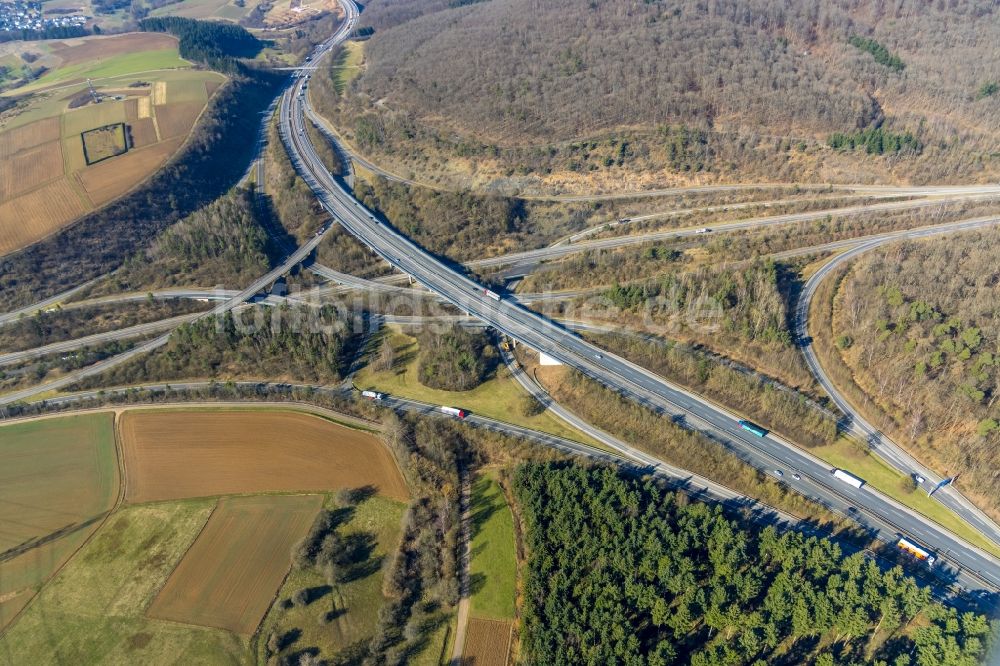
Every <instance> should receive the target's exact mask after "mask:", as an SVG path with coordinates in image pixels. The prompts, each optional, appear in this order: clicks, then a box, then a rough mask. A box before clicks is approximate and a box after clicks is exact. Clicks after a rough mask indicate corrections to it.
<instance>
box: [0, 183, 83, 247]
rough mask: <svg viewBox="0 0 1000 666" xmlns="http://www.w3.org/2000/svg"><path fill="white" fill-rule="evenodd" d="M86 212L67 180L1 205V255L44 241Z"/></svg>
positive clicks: (78, 196)
mask: <svg viewBox="0 0 1000 666" xmlns="http://www.w3.org/2000/svg"><path fill="white" fill-rule="evenodd" d="M85 212H87V208H86V207H85V206H84V203H83V201H82V200H81V199H80V195H79V194H77V192H76V190H74V189H73V187H72V185H70V183H69V180H68V179H66V178H60V179H59V180H56V181H53V182H51V183H48V184H47V185H43V186H42V187H40V188H38V189H36V190H32V191H31V192H29V193H27V194H22V195H21V196H19V197H16V198H14V199H11V200H10V201H7V202H4V203H0V222H2V223H0V255H2V254H6V253H8V252H12V251H14V250H16V249H18V248H21V247H24V246H26V245H30V244H31V243H34V242H35V241H38V240H41V239H42V238H45V237H46V236H48V235H49V234H51V233H52V232H54V231H57V230H58V229H59V228H61V227H62V226H64V225H65V224H67V223H69V222H72V221H73V220H74V219H76V218H78V217H79V216H81V215H83V214H84V213H85Z"/></svg>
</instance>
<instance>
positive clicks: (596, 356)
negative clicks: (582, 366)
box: [594, 354, 604, 361]
mask: <svg viewBox="0 0 1000 666" xmlns="http://www.w3.org/2000/svg"><path fill="white" fill-rule="evenodd" d="M594 358H596V359H597V360H598V361H600V360H601V359H602V358H604V355H603V354H594Z"/></svg>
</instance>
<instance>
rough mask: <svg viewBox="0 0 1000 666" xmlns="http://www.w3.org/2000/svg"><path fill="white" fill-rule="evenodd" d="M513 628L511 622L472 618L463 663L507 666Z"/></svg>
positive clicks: (482, 665)
mask: <svg viewBox="0 0 1000 666" xmlns="http://www.w3.org/2000/svg"><path fill="white" fill-rule="evenodd" d="M512 627H513V623H512V622H511V621H510V620H487V619H485V618H480V617H473V618H470V619H469V628H468V629H467V631H466V636H465V649H464V650H463V651H462V663H463V664H470V666H506V665H507V659H508V655H509V653H510V635H511V628H512Z"/></svg>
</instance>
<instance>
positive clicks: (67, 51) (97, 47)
mask: <svg viewBox="0 0 1000 666" xmlns="http://www.w3.org/2000/svg"><path fill="white" fill-rule="evenodd" d="M176 46H177V38H176V37H172V36H170V35H165V34H163V33H161V32H130V33H126V34H124V35H114V36H112V37H88V38H87V39H79V40H67V41H65V42H62V43H61V44H58V45H56V46H55V48H54V49H53V53H54V54H55V55H56V56H58V57H59V58H61V59H62V66H63V67H67V66H69V65H76V64H78V63H82V62H87V61H88V60H94V59H95V58H110V57H111V56H115V55H121V54H124V53H132V52H134V51H152V50H155V49H169V48H175V47H176Z"/></svg>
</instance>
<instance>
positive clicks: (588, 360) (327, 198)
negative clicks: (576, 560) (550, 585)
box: [280, 85, 1000, 589]
mask: <svg viewBox="0 0 1000 666" xmlns="http://www.w3.org/2000/svg"><path fill="white" fill-rule="evenodd" d="M300 92H301V86H300V85H296V86H294V87H293V88H292V89H291V90H289V91H288V92H286V93H285V96H284V98H283V99H282V102H281V105H280V129H281V135H282V139H283V141H284V142H285V144H286V147H287V148H288V151H289V155H290V157H291V159H292V162H293V164H294V166H295V168H296V170H297V171H298V172H299V174H300V176H301V177H302V178H303V179H304V181H305V182H306V183H307V184H308V185H309V186H310V188H311V189H312V190H313V192H314V193H315V195H316V196H317V198H318V200H319V201H320V203H321V204H322V205H323V207H324V208H325V209H326V210H327V211H328V212H329V213H330V214H331V215H332V216H333V217H334V218H335V219H337V220H338V221H340V223H341V224H342V225H343V226H344V227H345V228H346V229H347V230H348V231H350V232H351V233H353V234H354V235H355V236H356V237H358V238H359V239H360V240H361V241H362V242H363V243H365V244H366V245H368V246H369V247H370V248H372V249H373V250H374V251H375V252H377V253H378V254H379V255H380V256H382V257H383V258H384V259H385V260H387V261H388V262H389V263H391V264H392V265H393V266H394V267H396V268H398V269H399V270H401V271H403V272H405V273H407V274H409V275H412V276H413V277H414V278H416V279H417V280H418V281H419V282H420V283H422V284H423V285H424V286H425V287H427V288H428V289H430V290H431V291H434V292H436V293H437V294H439V295H440V296H442V297H443V298H444V299H446V300H447V301H449V302H451V303H452V304H453V305H455V306H456V307H458V308H459V309H460V310H463V311H465V312H467V313H469V314H470V315H472V316H475V317H477V318H479V319H482V320H484V321H486V322H487V323H489V324H490V325H491V326H493V327H494V328H496V329H497V330H498V331H501V332H503V333H504V334H506V335H508V336H510V337H512V338H514V339H516V340H519V341H520V342H522V343H524V344H527V345H528V346H529V347H531V348H533V349H536V350H539V351H543V352H545V353H546V354H548V355H550V356H552V357H553V358H555V359H557V360H559V361H561V362H562V363H564V364H566V365H569V366H571V367H573V368H576V369H577V370H579V371H580V372H583V373H584V374H586V375H588V376H590V377H592V378H594V379H596V380H598V381H600V382H602V383H604V384H605V385H607V386H609V387H612V388H613V389H615V390H617V391H619V392H620V393H622V394H623V395H625V396H627V397H629V398H630V399H632V400H635V401H637V402H640V403H642V404H644V405H647V406H649V407H651V408H653V409H655V410H658V411H660V412H662V413H664V414H667V415H671V416H672V417H674V418H677V419H681V420H683V421H684V422H685V423H686V424H687V426H688V427H691V428H693V429H696V430H699V431H701V432H703V433H705V434H707V435H708V436H710V437H713V438H715V439H717V440H718V441H720V443H722V444H723V445H725V446H727V447H729V448H730V449H731V450H733V451H734V452H735V453H736V454H737V455H739V456H741V457H742V458H743V459H744V460H746V461H747V462H749V463H750V464H752V465H754V466H756V467H757V468H758V469H762V470H774V469H783V470H788V471H793V470H794V471H795V472H797V473H798V474H799V475H800V477H801V478H800V479H799V480H792V478H791V476H790V475H789V476H786V477H784V478H785V481H784V482H785V483H787V484H788V485H789V486H791V487H792V488H794V489H795V490H797V491H799V492H801V493H803V494H805V495H806V496H808V497H811V498H813V499H815V500H816V501H819V502H821V503H822V504H824V505H826V506H829V507H831V508H832V509H834V510H837V511H840V512H841V513H843V515H851V516H856V517H857V520H858V522H860V523H862V524H864V525H866V526H868V527H869V528H870V529H871V530H872V531H873V532H874V533H876V534H877V535H878V536H879V537H880V538H881V539H883V540H884V541H886V542H893V541H895V540H896V539H897V538H898V537H897V534H900V533H902V534H906V535H908V536H910V537H913V538H915V539H916V540H918V541H920V542H922V543H924V544H925V545H927V546H928V547H930V548H932V549H934V550H935V551H936V552H937V553H938V554H939V562H941V565H937V566H935V570H936V571H937V572H938V573H940V574H942V575H945V576H948V575H956V576H958V577H959V578H961V579H962V580H963V582H964V583H965V584H967V585H970V586H975V584H973V583H972V579H973V578H978V579H979V581H980V582H979V583H978V585H979V586H983V585H985V586H987V587H992V588H994V589H1000V562H998V561H997V560H996V559H995V558H993V557H992V556H990V555H988V554H987V553H985V552H983V551H981V550H980V549H978V548H976V547H974V546H971V545H970V544H967V543H966V542H964V541H963V540H961V539H959V538H957V537H956V536H955V535H953V534H952V533H951V532H949V531H948V530H946V529H945V528H943V527H942V526H940V525H937V524H935V523H933V522H931V521H929V520H927V519H925V518H924V517H922V516H919V515H917V514H915V513H914V512H912V511H910V510H909V509H907V508H906V507H904V506H902V505H900V504H898V503H897V502H894V501H893V500H891V499H889V498H888V497H886V496H884V495H882V494H880V493H877V492H875V491H872V490H870V489H868V488H862V489H853V488H845V487H843V486H842V485H840V482H839V481H837V480H836V479H834V478H833V477H832V476H831V469H830V467H829V466H828V465H826V464H825V463H823V462H822V461H819V460H818V459H816V458H814V457H812V456H810V455H809V454H808V453H807V452H805V451H803V450H801V449H799V448H798V447H796V446H794V445H792V444H790V443H788V442H785V441H783V440H780V439H779V438H777V437H774V436H766V437H760V438H758V437H753V436H752V435H749V434H748V433H746V432H745V431H744V430H742V428H741V427H740V426H739V423H738V418H737V417H736V416H735V415H734V414H732V413H730V412H728V411H726V410H724V409H722V408H719V407H717V406H715V405H712V404H709V403H707V402H705V401H704V400H702V399H701V398H700V397H698V396H696V395H693V394H691V393H690V392H687V391H684V390H681V389H680V388H678V387H676V386H674V385H673V384H671V383H669V382H667V381H665V380H663V379H662V378H660V377H657V376H656V375H654V374H653V373H651V372H649V371H647V370H645V369H643V368H640V367H639V366H636V365H635V364H632V363H629V362H628V361H626V360H625V359H622V358H620V357H618V356H615V355H614V354H611V353H608V352H605V351H603V350H601V349H599V348H598V347H596V346H594V345H591V344H589V343H587V342H586V341H584V340H582V339H581V338H580V337H578V336H576V335H575V334H573V333H571V332H570V331H569V330H567V329H566V328H563V327H561V326H558V325H556V324H555V323H553V322H552V321H550V320H547V319H545V318H543V317H541V316H540V315H538V314H536V313H534V312H531V311H529V310H527V309H526V308H524V307H522V306H520V305H518V304H516V303H512V302H510V301H509V300H497V299H494V298H492V297H491V296H490V295H489V294H488V293H487V292H485V291H484V289H483V287H482V286H481V285H479V284H476V283H475V282H473V281H471V280H469V279H468V278H467V277H465V276H464V275H462V274H460V273H458V272H457V271H455V270H454V269H452V268H451V267H450V266H447V265H445V264H444V263H442V262H441V261H439V260H438V259H437V258H435V257H433V256H432V255H430V254H429V253H427V252H426V251H424V250H423V249H421V248H420V247H418V246H417V245H415V244H414V243H413V242H412V241H410V240H409V239H408V238H406V237H404V236H402V235H401V234H399V233H397V232H396V231H395V230H394V229H392V228H391V227H390V226H388V225H387V224H384V223H382V222H381V221H380V220H379V219H378V218H376V217H375V215H374V214H372V212H371V211H369V210H367V209H366V208H365V207H364V206H363V205H362V204H361V203H360V202H358V201H357V200H355V199H354V198H353V196H352V195H351V194H350V193H349V192H348V191H347V190H346V189H345V188H344V187H343V186H342V185H341V184H340V183H339V182H338V181H337V180H336V179H334V178H333V177H332V176H331V175H330V174H329V172H327V171H326V170H325V169H324V167H323V165H322V161H321V160H320V159H319V157H318V155H317V154H316V152H315V150H314V149H313V146H312V145H311V143H310V141H309V138H308V136H307V135H306V134H305V131H304V122H305V120H304V109H303V101H302V97H300V96H299V93H300ZM951 568H953V570H952V571H946V569H951Z"/></svg>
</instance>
